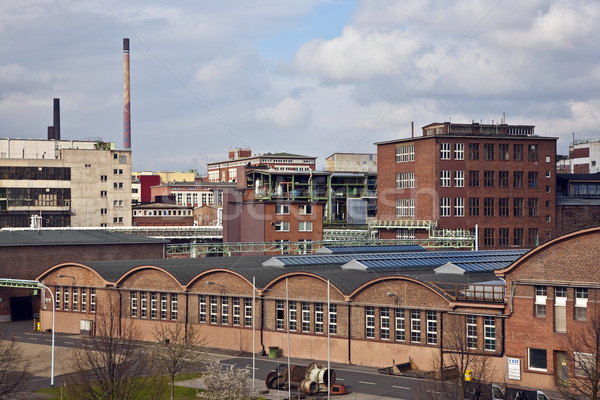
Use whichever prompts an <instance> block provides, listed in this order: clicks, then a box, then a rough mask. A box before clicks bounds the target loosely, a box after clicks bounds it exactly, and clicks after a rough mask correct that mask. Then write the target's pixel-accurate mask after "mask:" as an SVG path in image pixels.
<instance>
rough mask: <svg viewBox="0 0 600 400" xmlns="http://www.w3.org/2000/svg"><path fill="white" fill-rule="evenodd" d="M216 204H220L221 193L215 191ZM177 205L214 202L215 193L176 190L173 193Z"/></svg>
mask: <svg viewBox="0 0 600 400" xmlns="http://www.w3.org/2000/svg"><path fill="white" fill-rule="evenodd" d="M217 198H218V204H222V200H223V193H222V192H217ZM175 199H176V201H177V205H180V206H197V205H205V204H215V195H214V193H213V192H200V193H196V192H178V193H176V194H175Z"/></svg>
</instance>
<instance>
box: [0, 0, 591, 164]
mask: <svg viewBox="0 0 600 400" xmlns="http://www.w3.org/2000/svg"><path fill="white" fill-rule="evenodd" d="M598 21H600V2H598V1H597V0H528V1H522V0H454V1H447V0H397V1H394V0H366V1H360V0H286V1H281V0H253V1H236V0H223V1H216V2H214V1H213V2H208V1H198V0H177V1H157V0H128V1H122V0H18V1H7V0H3V1H0V137H8V138H42V139H45V138H46V137H47V127H48V126H49V125H52V107H53V98H60V104H61V138H62V139H74V140H96V139H98V138H100V139H102V140H104V141H110V142H115V143H116V144H117V147H122V146H123V38H129V39H130V48H131V55H130V63H131V132H132V133H131V142H132V154H133V155H132V160H133V161H132V167H133V170H135V171H176V170H179V171H187V170H189V169H198V170H199V172H200V173H205V172H206V163H208V162H215V161H222V160H225V159H226V158H227V153H228V151H229V150H231V149H233V148H251V149H252V152H253V153H254V154H259V153H267V152H272V153H275V152H281V151H286V152H288V153H293V154H302V155H308V156H314V157H318V159H317V166H318V168H320V169H324V167H325V159H326V157H328V156H330V155H331V154H333V153H339V152H351V153H376V152H377V146H376V145H375V144H374V143H377V142H382V141H387V140H393V139H399V138H407V137H410V135H411V122H414V126H415V134H416V135H420V134H421V130H420V128H421V127H423V126H425V125H427V124H430V123H433V122H446V121H451V122H455V123H470V122H472V121H475V122H482V123H499V122H500V120H501V118H502V115H503V113H504V114H505V115H506V118H505V120H506V123H508V124H527V125H535V132H536V134H538V135H540V136H552V137H558V138H559V140H558V142H557V152H558V153H559V154H566V153H567V151H568V146H569V143H570V142H571V141H572V140H573V133H574V134H575V136H574V137H575V139H576V140H580V139H594V138H599V137H600V129H599V128H598V127H599V124H598V121H600V24H598V23H597V22H598Z"/></svg>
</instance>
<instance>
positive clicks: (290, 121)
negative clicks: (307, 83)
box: [253, 98, 310, 129]
mask: <svg viewBox="0 0 600 400" xmlns="http://www.w3.org/2000/svg"><path fill="white" fill-rule="evenodd" d="M253 115H254V118H255V119H256V120H257V121H259V122H261V123H264V124H267V125H272V126H275V127H277V128H281V129H290V128H296V127H299V126H303V125H306V124H307V120H308V119H309V118H310V110H309V109H308V107H306V105H305V104H303V103H302V102H301V101H299V100H297V99H292V98H287V99H283V100H282V101H280V102H279V103H277V104H276V105H275V106H273V107H263V108H259V109H256V110H255V111H254V112H253Z"/></svg>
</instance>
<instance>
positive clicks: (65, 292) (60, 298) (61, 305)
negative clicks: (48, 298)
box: [54, 286, 96, 313]
mask: <svg viewBox="0 0 600 400" xmlns="http://www.w3.org/2000/svg"><path fill="white" fill-rule="evenodd" d="M88 296H89V298H88ZM88 301H89V305H88ZM88 307H89V308H88ZM54 309H55V310H63V311H79V312H91V313H94V312H96V289H95V288H82V287H74V286H56V288H55V293H54Z"/></svg>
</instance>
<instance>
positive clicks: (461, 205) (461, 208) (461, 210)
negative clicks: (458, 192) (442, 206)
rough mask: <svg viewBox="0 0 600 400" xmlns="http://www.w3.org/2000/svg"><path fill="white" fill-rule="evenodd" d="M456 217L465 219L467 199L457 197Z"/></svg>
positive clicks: (455, 201) (455, 204)
mask: <svg viewBox="0 0 600 400" xmlns="http://www.w3.org/2000/svg"><path fill="white" fill-rule="evenodd" d="M454 216H455V217H464V216H465V199H464V198H462V197H457V198H455V199H454Z"/></svg>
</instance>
